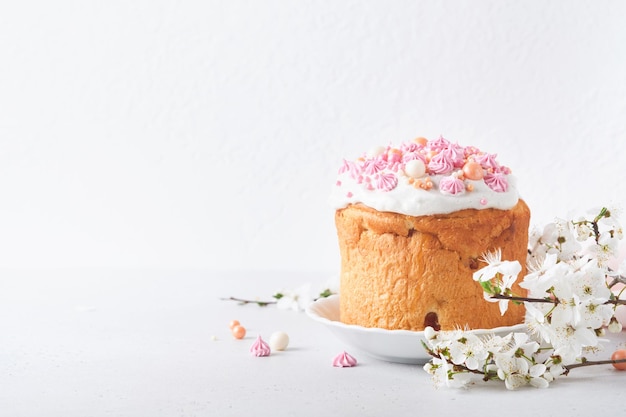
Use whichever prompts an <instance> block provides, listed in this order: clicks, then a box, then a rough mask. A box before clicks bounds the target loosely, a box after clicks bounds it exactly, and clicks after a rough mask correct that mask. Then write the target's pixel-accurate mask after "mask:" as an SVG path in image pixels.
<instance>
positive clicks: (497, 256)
mask: <svg viewBox="0 0 626 417" xmlns="http://www.w3.org/2000/svg"><path fill="white" fill-rule="evenodd" d="M483 260H484V261H485V262H486V263H487V266H485V267H483V268H481V269H479V270H478V271H476V272H474V274H473V278H474V281H480V282H484V281H489V280H490V279H492V278H494V277H495V276H496V275H498V274H501V275H503V276H507V277H513V281H514V280H515V278H517V275H518V274H519V273H520V271H521V270H522V266H521V265H520V264H519V262H518V261H503V260H502V251H501V250H500V249H497V250H496V251H495V252H487V253H486V254H485V255H483Z"/></svg>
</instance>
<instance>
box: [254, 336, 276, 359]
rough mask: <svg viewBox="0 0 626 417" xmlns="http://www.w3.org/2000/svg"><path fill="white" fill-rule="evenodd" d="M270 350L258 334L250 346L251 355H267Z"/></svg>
mask: <svg viewBox="0 0 626 417" xmlns="http://www.w3.org/2000/svg"><path fill="white" fill-rule="evenodd" d="M271 351H272V350H271V349H270V345H268V344H267V343H266V342H265V341H264V340H263V339H261V335H258V336H257V338H256V340H255V341H254V343H253V344H252V346H250V353H251V354H252V355H253V356H258V357H260V356H269V355H270V353H271Z"/></svg>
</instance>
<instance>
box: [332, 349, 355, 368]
mask: <svg viewBox="0 0 626 417" xmlns="http://www.w3.org/2000/svg"><path fill="white" fill-rule="evenodd" d="M333 366H334V367H337V368H351V367H353V366H356V359H355V358H354V356H352V355H350V354H349V353H347V352H346V351H345V350H344V351H343V352H342V353H340V354H339V355H337V356H335V359H333Z"/></svg>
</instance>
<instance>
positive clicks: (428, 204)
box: [330, 138, 519, 216]
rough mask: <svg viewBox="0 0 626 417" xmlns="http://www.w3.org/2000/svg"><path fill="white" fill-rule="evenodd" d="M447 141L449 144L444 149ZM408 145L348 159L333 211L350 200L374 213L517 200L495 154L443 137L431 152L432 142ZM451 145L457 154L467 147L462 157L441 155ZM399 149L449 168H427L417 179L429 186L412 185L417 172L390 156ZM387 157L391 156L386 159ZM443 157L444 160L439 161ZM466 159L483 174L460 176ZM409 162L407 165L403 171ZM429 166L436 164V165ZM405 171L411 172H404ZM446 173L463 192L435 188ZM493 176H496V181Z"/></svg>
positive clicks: (426, 211) (505, 205)
mask: <svg viewBox="0 0 626 417" xmlns="http://www.w3.org/2000/svg"><path fill="white" fill-rule="evenodd" d="M442 144H443V145H442ZM446 144H448V145H449V147H446ZM410 146H411V147H412V148H411V150H410V151H409V150H408V149H409V145H407V144H403V145H401V146H400V147H397V148H393V147H391V146H389V147H387V148H386V149H387V151H388V153H387V152H382V153H381V152H380V150H378V149H377V151H378V152H376V153H373V152H371V153H368V154H366V155H364V156H363V157H362V158H359V159H358V160H356V161H352V162H348V161H346V162H345V163H344V167H343V168H342V170H340V174H339V175H338V178H337V183H336V184H335V186H334V187H333V190H332V192H331V197H330V203H331V205H332V206H333V207H334V208H335V209H341V208H344V207H347V206H348V205H349V204H356V203H362V204H364V205H366V206H368V207H371V208H373V209H376V210H378V211H387V212H394V213H401V214H406V215H410V216H425V215H432V214H447V213H451V212H454V211H458V210H463V209H477V210H482V209H486V208H496V209H501V210H508V209H510V208H512V207H514V206H515V205H516V204H517V202H518V200H519V193H518V191H517V187H516V180H515V178H514V177H513V176H512V175H511V174H510V170H509V169H508V168H507V167H504V166H500V165H499V164H497V162H496V161H495V155H491V154H487V153H484V152H481V151H480V150H478V149H476V148H474V147H467V148H463V147H460V146H459V145H452V144H450V143H449V142H447V141H446V140H445V139H443V138H439V139H438V141H437V142H436V146H437V147H438V149H437V150H436V151H433V149H435V142H427V143H426V144H423V145H419V149H418V150H416V149H415V144H413V143H411V144H410ZM431 146H432V147H431ZM453 148H454V150H455V151H456V152H457V154H458V150H459V149H461V150H465V155H464V156H462V157H459V156H458V155H456V156H451V157H450V158H448V159H446V158H447V155H452V153H451V152H448V153H446V154H445V155H442V154H443V153H444V152H446V151H449V150H450V149H453ZM398 153H400V154H401V155H402V157H405V156H407V155H409V156H411V155H413V156H414V155H415V154H416V153H417V154H419V155H421V156H424V157H425V158H426V160H427V161H428V159H429V158H433V156H437V159H436V163H437V169H438V170H440V171H441V170H442V169H441V166H448V165H449V166H450V168H449V169H448V170H447V171H445V172H443V173H441V174H436V175H433V171H432V170H430V172H426V173H425V176H424V177H423V178H422V179H421V181H422V182H423V183H424V182H427V181H428V179H429V180H430V182H432V188H430V189H424V188H420V187H419V186H416V184H415V182H416V180H414V178H411V176H415V174H416V173H415V172H414V170H413V167H412V166H411V165H412V164H410V163H409V162H410V161H409V160H407V161H406V162H397V161H396V162H394V163H392V158H393V159H394V160H397V159H398V156H397V155H398ZM387 155H389V157H388V159H387ZM442 156H443V157H442ZM433 159H434V158H433ZM441 161H443V162H444V164H441V163H440V162H441ZM469 161H481V162H482V164H481V165H482V166H483V168H484V172H485V178H483V179H480V180H470V179H467V178H464V177H463V172H462V166H463V164H464V163H466V162H469ZM407 164H408V165H409V166H408V168H409V169H406V168H407ZM431 165H435V163H433V164H431ZM373 167H375V168H373ZM405 170H406V171H409V172H408V173H407V172H405ZM408 174H411V176H409V175H408ZM449 176H455V177H459V176H460V178H461V179H462V180H463V183H464V184H465V186H466V190H461V191H460V192H458V194H450V193H446V192H445V191H444V190H441V189H440V188H439V183H440V181H441V180H442V178H445V177H449ZM494 177H497V178H495V179H494ZM417 181H420V180H417ZM502 184H504V187H502ZM503 189H504V190H503Z"/></svg>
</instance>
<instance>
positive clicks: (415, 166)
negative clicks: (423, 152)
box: [404, 159, 426, 178]
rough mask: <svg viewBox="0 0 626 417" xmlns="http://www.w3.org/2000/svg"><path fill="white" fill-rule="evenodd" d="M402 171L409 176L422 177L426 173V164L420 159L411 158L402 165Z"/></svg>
mask: <svg viewBox="0 0 626 417" xmlns="http://www.w3.org/2000/svg"><path fill="white" fill-rule="evenodd" d="M404 172H406V175H408V176H409V177H411V178H422V177H423V176H424V175H426V165H424V162H422V160H421V159H413V160H412V161H409V162H407V163H406V164H405V165H404Z"/></svg>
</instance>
